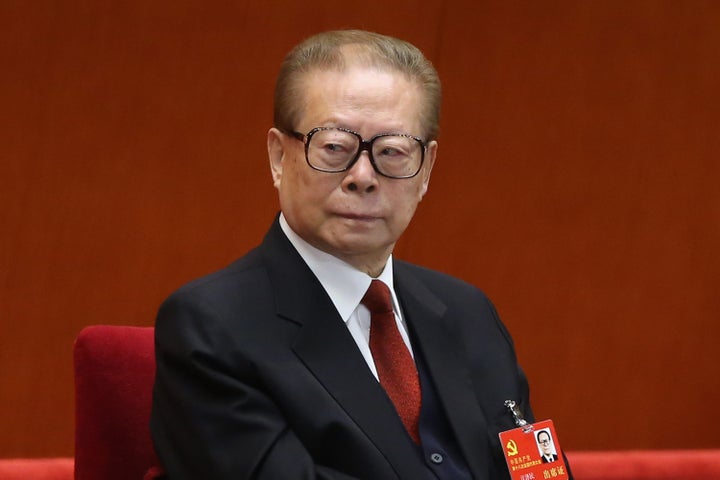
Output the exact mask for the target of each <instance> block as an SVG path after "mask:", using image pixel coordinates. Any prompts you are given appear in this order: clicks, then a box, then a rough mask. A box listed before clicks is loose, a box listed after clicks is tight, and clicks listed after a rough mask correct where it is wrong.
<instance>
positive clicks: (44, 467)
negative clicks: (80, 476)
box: [0, 457, 73, 480]
mask: <svg viewBox="0 0 720 480" xmlns="http://www.w3.org/2000/svg"><path fill="white" fill-rule="evenodd" d="M0 478H1V479H2V480H72V478H73V459H72V458H64V457H62V458H3V459H0Z"/></svg>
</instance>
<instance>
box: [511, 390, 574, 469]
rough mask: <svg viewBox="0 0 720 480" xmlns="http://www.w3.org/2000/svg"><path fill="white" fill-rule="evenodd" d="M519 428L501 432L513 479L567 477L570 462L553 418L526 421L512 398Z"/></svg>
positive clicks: (513, 412) (512, 407)
mask: <svg viewBox="0 0 720 480" xmlns="http://www.w3.org/2000/svg"><path fill="white" fill-rule="evenodd" d="M505 405H506V406H507V407H508V409H510V411H511V413H512V414H513V417H514V418H515V424H516V425H518V428H514V429H512V430H507V431H505V432H500V443H501V445H502V448H503V454H504V455H505V461H506V462H507V466H508V470H509V471H510V478H512V480H547V479H557V480H563V479H565V480H567V479H568V478H569V476H568V471H567V465H565V459H564V458H563V456H562V453H561V452H562V449H561V448H560V441H559V440H558V437H557V435H556V434H555V426H554V425H553V422H552V420H543V421H541V422H536V423H532V424H530V423H527V422H526V421H525V420H524V419H523V418H522V416H521V415H520V413H519V412H518V411H517V409H516V408H515V402H513V401H511V400H509V401H507V402H505Z"/></svg>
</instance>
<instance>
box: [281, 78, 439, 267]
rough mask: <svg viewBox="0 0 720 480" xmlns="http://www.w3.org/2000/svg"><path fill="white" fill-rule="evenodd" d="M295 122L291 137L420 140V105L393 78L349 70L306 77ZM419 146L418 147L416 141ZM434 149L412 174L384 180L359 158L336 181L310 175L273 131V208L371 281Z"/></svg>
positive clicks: (413, 92) (289, 142)
mask: <svg viewBox="0 0 720 480" xmlns="http://www.w3.org/2000/svg"><path fill="white" fill-rule="evenodd" d="M303 84H304V98H303V99H301V101H302V104H303V105H304V110H303V114H302V115H301V118H300V120H299V123H298V125H295V128H296V130H297V131H299V132H301V133H307V132H308V131H310V130H311V129H313V128H315V127H343V128H348V129H351V130H354V131H356V132H358V133H360V134H361V135H362V137H363V138H364V139H365V140H368V139H370V138H372V137H373V135H377V134H379V133H408V134H411V135H414V136H418V137H422V135H423V129H422V125H421V123H420V112H421V108H422V106H423V101H424V98H423V96H422V93H421V90H420V88H419V87H418V85H416V84H415V83H414V82H411V81H408V80H407V78H406V77H405V76H404V75H402V74H401V73H397V72H394V71H392V70H387V69H380V70H379V69H376V68H371V67H362V66H355V65H349V66H348V67H347V68H346V69H345V70H344V71H319V70H316V71H313V72H310V73H308V74H306V76H305V78H304V80H303ZM423 140H425V139H423ZM436 150H437V143H436V142H430V144H429V145H428V149H427V151H426V153H425V162H424V164H423V167H422V169H421V170H420V173H418V175H417V176H415V177H413V178H409V179H392V178H386V177H383V176H381V175H380V174H378V173H377V172H375V171H374V170H373V167H372V165H371V163H370V159H369V158H368V153H367V152H363V153H362V154H361V156H360V158H359V159H358V160H357V162H356V163H355V164H354V165H353V166H352V168H351V169H349V170H348V171H345V172H341V173H325V172H319V171H316V170H313V169H312V168H311V167H310V166H309V165H308V164H307V163H306V161H305V152H304V146H303V143H302V142H301V141H298V140H297V139H296V138H293V137H291V136H289V135H284V134H282V133H281V132H279V131H278V130H276V129H271V130H270V132H269V133H268V152H269V155H270V163H271V168H272V173H273V181H274V184H275V187H276V188H277V189H278V191H279V196H280V206H281V209H282V211H283V213H284V215H285V218H286V219H287V221H288V223H289V225H290V227H291V228H292V229H293V230H294V231H295V232H296V233H297V234H299V235H300V236H301V237H302V238H303V239H304V240H305V241H307V242H309V243H310V244H312V245H313V246H315V247H316V248H318V249H320V250H323V251H325V252H327V253H330V254H332V255H334V256H336V257H338V258H340V259H342V260H344V261H346V262H348V263H350V264H351V265H353V266H355V267H356V268H358V269H360V270H362V271H365V272H367V273H369V274H370V275H377V274H379V273H380V272H379V271H377V269H378V268H382V266H384V263H385V260H386V259H387V256H388V255H389V254H390V253H391V252H392V248H393V246H394V245H395V242H396V241H397V239H398V238H399V237H400V235H401V234H402V232H403V231H404V230H405V228H406V227H407V226H408V224H409V223H410V219H411V218H412V216H413V214H414V213H415V208H416V207H417V204H418V203H419V202H420V200H421V199H422V197H423V195H424V194H425V192H426V190H427V186H428V182H429V180H430V171H431V169H432V166H433V163H434V161H435V154H436Z"/></svg>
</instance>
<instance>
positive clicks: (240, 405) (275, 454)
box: [151, 295, 354, 480]
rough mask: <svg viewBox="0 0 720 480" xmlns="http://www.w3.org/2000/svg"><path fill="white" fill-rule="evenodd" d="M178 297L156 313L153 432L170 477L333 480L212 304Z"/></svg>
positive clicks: (335, 475)
mask: <svg viewBox="0 0 720 480" xmlns="http://www.w3.org/2000/svg"><path fill="white" fill-rule="evenodd" d="M187 297H188V295H185V296H180V295H175V296H174V297H171V298H170V299H169V300H168V301H166V302H165V303H164V304H163V306H162V307H161V308H160V311H159V313H158V318H157V323H156V329H155V349H156V352H155V354H156V362H157V372H156V379H155V386H154V391H153V406H152V415H151V432H152V435H153V442H154V444H155V449H156V452H157V454H158V457H159V458H160V461H161V463H162V465H163V468H164V469H165V471H166V472H167V477H168V478H169V479H170V480H197V479H199V478H202V479H206V480H215V479H216V480H230V479H233V480H235V479H237V480H240V479H258V480H263V479H278V478H282V479H285V480H295V479H297V480H305V479H326V480H331V479H337V480H351V479H352V478H354V477H352V476H350V475H347V474H344V473H342V472H338V471H336V470H333V469H331V468H328V467H326V466H322V465H316V464H315V463H314V461H313V458H312V457H311V455H310V454H309V453H308V451H307V449H306V448H305V447H304V446H303V444H302V443H301V442H300V440H299V439H298V438H297V436H296V435H295V434H294V433H293V431H292V430H291V429H290V428H289V426H288V423H287V421H286V420H285V418H284V416H283V414H282V412H281V411H279V409H278V408H277V406H276V404H275V403H274V402H273V400H272V398H270V397H269V396H268V395H267V394H266V393H265V392H264V391H263V387H262V383H261V382H260V381H259V379H258V378H257V375H255V374H254V372H253V366H252V362H250V361H247V360H246V359H245V358H244V355H243V352H240V351H238V348H237V347H236V346H233V345H232V342H231V340H230V335H228V334H227V333H228V332H225V331H224V329H223V326H222V325H223V324H222V323H221V322H220V321H218V318H217V315H216V314H215V313H214V312H213V310H212V308H211V307H210V306H209V305H204V304H203V303H202V302H201V301H198V300H197V299H195V300H192V301H191V300H188V298H187Z"/></svg>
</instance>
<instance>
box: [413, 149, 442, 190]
mask: <svg viewBox="0 0 720 480" xmlns="http://www.w3.org/2000/svg"><path fill="white" fill-rule="evenodd" d="M437 149H438V143H437V142H436V141H435V140H433V141H432V142H430V143H428V145H427V150H426V151H425V162H424V163H423V167H422V171H421V172H420V173H419V174H418V175H421V176H422V185H421V187H420V200H422V198H423V197H424V196H425V194H426V193H427V190H428V185H430V174H431V173H432V169H433V166H435V157H436V156H437Z"/></svg>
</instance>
